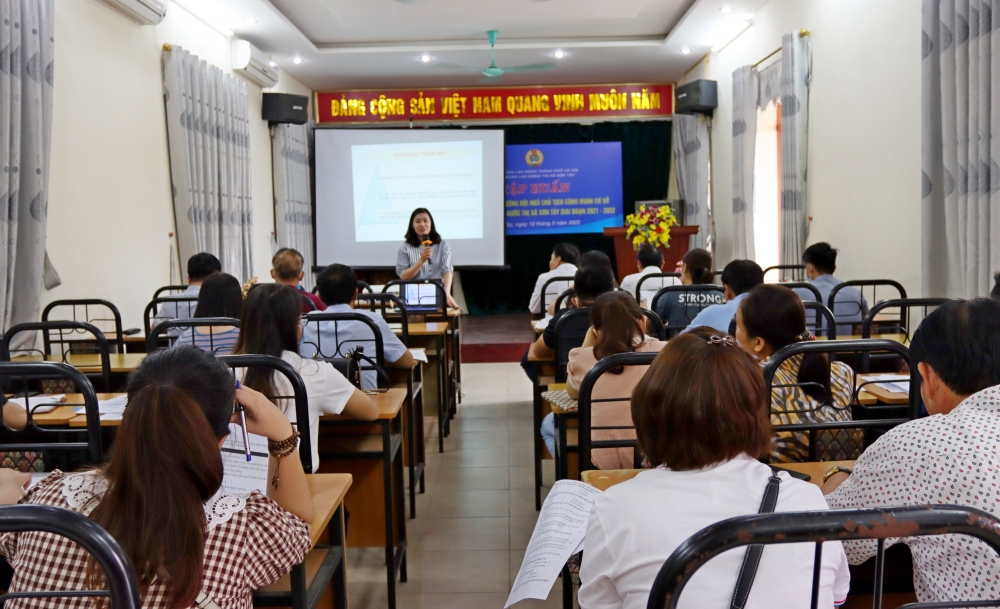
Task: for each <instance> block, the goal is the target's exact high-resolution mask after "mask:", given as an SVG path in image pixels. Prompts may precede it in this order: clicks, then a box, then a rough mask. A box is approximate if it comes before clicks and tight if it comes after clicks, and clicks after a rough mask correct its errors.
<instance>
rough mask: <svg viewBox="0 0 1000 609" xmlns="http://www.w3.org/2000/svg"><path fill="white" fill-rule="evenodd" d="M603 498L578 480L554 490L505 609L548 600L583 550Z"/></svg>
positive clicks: (546, 500) (536, 526)
mask: <svg viewBox="0 0 1000 609" xmlns="http://www.w3.org/2000/svg"><path fill="white" fill-rule="evenodd" d="M600 494H601V491H599V490H597V489H596V488H594V487H592V486H590V485H589V484H585V483H583V482H578V481H576V480H560V481H558V482H556V483H555V484H554V485H553V486H552V490H551V491H550V492H549V496H548V497H546V498H545V503H544V504H542V511H541V512H540V513H539V514H538V521H537V522H536V523H535V530H534V532H532V533H531V541H529V542H528V549H527V550H525V552H524V561H523V562H521V570H520V571H518V573H517V578H516V579H515V580H514V585H513V586H512V587H511V590H510V596H508V597H507V604H506V605H504V609H506V608H507V607H510V606H511V605H513V604H514V603H516V602H518V601H522V600H524V599H526V598H537V599H545V598H546V597H548V595H549V592H551V591H552V585H553V584H554V583H555V581H556V578H557V577H559V573H560V572H561V571H562V568H563V566H564V565H565V564H566V561H567V560H569V557H570V556H572V555H573V554H576V553H577V552H579V551H581V550H583V537H584V535H586V533H587V521H588V520H589V519H590V508H591V507H592V506H593V505H594V500H595V499H597V496H598V495H600Z"/></svg>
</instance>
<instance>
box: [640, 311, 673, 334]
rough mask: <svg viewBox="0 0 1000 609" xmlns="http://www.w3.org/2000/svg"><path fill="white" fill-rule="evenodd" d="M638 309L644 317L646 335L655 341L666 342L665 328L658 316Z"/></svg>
mask: <svg viewBox="0 0 1000 609" xmlns="http://www.w3.org/2000/svg"><path fill="white" fill-rule="evenodd" d="M639 308H640V309H642V314H643V315H645V316H646V334H647V335H648V336H652V337H653V338H655V339H657V340H667V328H666V326H664V325H663V320H662V319H660V316H659V315H657V314H656V313H653V312H652V311H650V310H649V309H646V308H644V307H639Z"/></svg>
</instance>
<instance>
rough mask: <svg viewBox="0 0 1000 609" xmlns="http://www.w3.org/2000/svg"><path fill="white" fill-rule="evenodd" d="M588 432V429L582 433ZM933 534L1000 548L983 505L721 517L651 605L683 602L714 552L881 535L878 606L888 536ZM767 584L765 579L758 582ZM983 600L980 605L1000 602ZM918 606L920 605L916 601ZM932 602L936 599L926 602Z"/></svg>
mask: <svg viewBox="0 0 1000 609" xmlns="http://www.w3.org/2000/svg"><path fill="white" fill-rule="evenodd" d="M581 437H582V434H581ZM900 531H905V536H906V537H925V536H928V535H946V534H956V535H968V536H970V537H975V538H977V539H979V540H981V541H982V542H983V544H984V545H986V546H989V548H990V549H991V550H993V552H995V553H1000V521H998V520H997V519H996V518H995V517H994V516H992V515H991V514H988V513H986V512H984V511H982V510H977V509H975V508H969V507H959V506H950V505H932V506H913V507H899V508H885V509H867V510H832V511H831V510H821V511H813V512H778V513H772V514H754V515H752V516H739V517H736V518H729V519H727V520H723V521H722V522H717V523H715V524H713V525H710V526H707V527H705V528H704V529H702V530H700V531H698V532H697V533H695V534H694V535H692V536H691V537H689V538H688V539H687V540H686V541H684V542H683V543H682V544H681V545H679V546H677V549H675V550H674V551H673V553H672V554H671V555H670V557H669V558H667V560H666V562H664V563H663V566H662V567H660V571H659V573H657V574H656V578H655V579H654V580H653V585H652V588H651V589H650V592H649V599H648V600H647V602H646V609H674V608H675V607H677V606H678V603H679V601H680V598H681V597H682V593H683V590H684V586H686V585H687V584H688V582H689V581H691V577H692V576H694V574H695V573H697V571H698V569H700V568H701V567H703V566H704V565H705V563H707V562H708V561H709V560H711V559H712V558H715V557H716V556H718V555H719V554H722V553H723V552H726V551H729V550H733V549H736V548H741V547H745V546H749V545H756V544H761V545H773V544H782V543H808V542H812V543H815V544H816V552H815V553H814V556H815V558H814V559H813V560H817V559H819V558H820V557H821V556H822V553H821V547H822V545H821V544H822V543H823V542H824V541H847V540H854V539H877V540H878V544H877V552H876V558H875V561H876V562H875V564H876V565H878V566H877V567H876V575H875V578H876V579H875V582H876V583H875V599H876V600H875V607H876V609H877V608H878V607H880V606H881V598H882V583H883V578H882V572H881V568H882V567H881V566H882V565H883V564H884V560H885V548H886V543H885V541H886V540H887V539H889V538H894V537H900V536H901V534H900ZM821 572H822V570H821V569H820V567H819V565H815V564H814V568H813V582H812V597H811V598H812V604H811V607H812V608H813V609H816V607H817V606H818V597H819V585H820V580H819V578H820V574H821ZM758 585H763V582H761V583H758ZM998 605H1000V602H996V604H992V605H990V604H979V605H976V606H979V607H984V606H998ZM914 606H915V605H914ZM923 606H930V605H923ZM933 606H934V607H935V608H943V607H968V606H970V603H969V602H968V601H967V600H966V601H964V602H963V601H951V602H947V603H934V604H933Z"/></svg>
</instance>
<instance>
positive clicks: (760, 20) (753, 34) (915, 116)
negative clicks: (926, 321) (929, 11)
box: [685, 0, 921, 296]
mask: <svg viewBox="0 0 1000 609" xmlns="http://www.w3.org/2000/svg"><path fill="white" fill-rule="evenodd" d="M802 28H805V29H808V30H809V31H810V33H811V39H812V50H813V81H812V87H811V88H810V98H809V112H810V116H809V183H808V184H809V185H808V199H809V203H808V205H809V215H810V216H812V218H813V221H812V224H811V229H810V233H809V242H810V243H815V242H817V241H829V242H830V243H832V244H833V246H834V247H837V248H839V249H840V256H839V257H838V260H837V262H838V271H837V275H838V276H839V277H840V278H841V279H862V278H873V277H877V278H886V277H888V278H893V279H896V280H898V281H900V282H901V283H902V284H903V285H904V286H905V287H906V289H907V292H908V293H909V295H911V296H919V295H920V294H921V279H920V31H921V30H920V3H919V2H917V1H916V0H874V1H873V0H771V1H770V2H768V3H767V4H766V5H764V6H763V7H761V8H760V9H759V10H758V11H757V12H756V13H755V15H754V23H753V25H752V26H751V27H750V28H749V29H748V30H747V31H746V32H745V33H744V34H743V35H741V36H740V37H739V38H738V39H736V40H735V41H734V42H733V43H732V44H730V45H729V46H728V47H726V48H725V49H723V50H722V51H721V52H719V53H713V54H711V55H710V56H709V57H708V58H706V59H705V60H703V61H702V62H701V63H700V64H698V66H696V67H695V69H693V70H692V71H691V72H689V73H688V75H687V77H686V80H685V82H686V81H688V80H694V79H698V78H709V79H711V80H716V81H718V83H719V108H718V109H717V110H716V112H715V119H714V122H713V126H714V129H713V135H712V180H713V187H712V190H713V200H714V204H715V207H714V209H715V222H716V233H717V236H718V259H719V262H720V263H722V264H724V263H725V262H728V261H729V260H730V259H731V258H732V242H733V229H732V167H733V165H732V99H733V96H732V82H733V81H732V73H733V71H734V70H735V69H736V68H738V67H740V66H743V65H747V64H753V63H756V62H758V61H760V60H761V59H763V58H764V57H765V56H767V55H768V54H770V53H771V52H772V51H774V50H775V49H778V48H780V47H781V36H782V34H785V33H787V32H792V31H799V30H800V29H802ZM720 268H721V267H720Z"/></svg>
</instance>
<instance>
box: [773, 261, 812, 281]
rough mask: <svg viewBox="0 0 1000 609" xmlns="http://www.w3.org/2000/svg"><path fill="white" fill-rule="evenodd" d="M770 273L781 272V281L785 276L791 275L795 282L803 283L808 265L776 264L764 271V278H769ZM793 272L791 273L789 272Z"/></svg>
mask: <svg viewBox="0 0 1000 609" xmlns="http://www.w3.org/2000/svg"><path fill="white" fill-rule="evenodd" d="M769 271H781V279H784V278H785V275H790V276H791V278H792V279H793V280H795V281H803V280H804V279H805V276H806V265H804V264H776V265H774V266H769V267H767V268H766V269H764V276H765V277H767V274H768V272H769ZM788 271H791V272H788Z"/></svg>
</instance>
